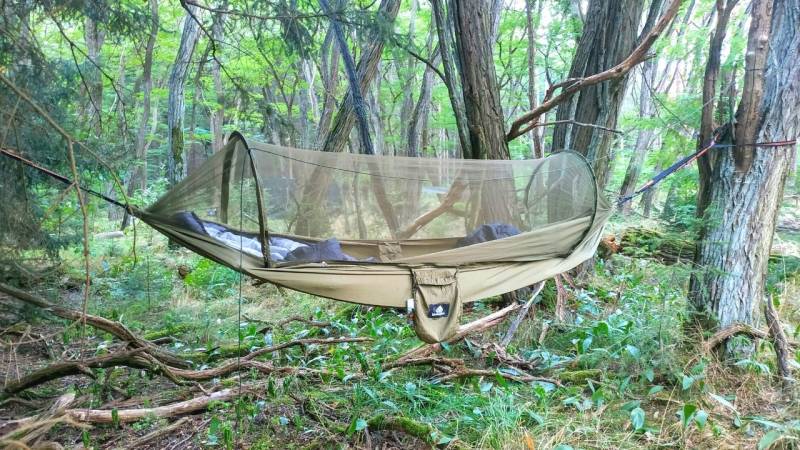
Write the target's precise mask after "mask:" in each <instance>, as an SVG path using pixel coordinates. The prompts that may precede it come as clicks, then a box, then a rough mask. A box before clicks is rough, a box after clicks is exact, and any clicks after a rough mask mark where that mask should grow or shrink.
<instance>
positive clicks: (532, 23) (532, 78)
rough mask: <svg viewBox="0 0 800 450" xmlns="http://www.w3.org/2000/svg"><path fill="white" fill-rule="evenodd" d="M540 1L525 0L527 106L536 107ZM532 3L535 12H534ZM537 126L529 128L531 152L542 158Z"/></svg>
mask: <svg viewBox="0 0 800 450" xmlns="http://www.w3.org/2000/svg"><path fill="white" fill-rule="evenodd" d="M542 3H544V0H526V1H525V15H526V18H527V22H526V23H527V27H528V104H529V105H528V106H529V107H530V109H536V106H537V105H538V104H539V99H538V98H537V94H536V58H535V56H536V30H537V29H538V28H539V19H540V18H541V16H542ZM534 4H535V5H536V12H535V13H534ZM540 133H541V129H540V128H539V127H537V128H534V129H532V130H531V154H532V155H533V157H534V158H543V157H544V149H543V148H542V136H541V134H540Z"/></svg>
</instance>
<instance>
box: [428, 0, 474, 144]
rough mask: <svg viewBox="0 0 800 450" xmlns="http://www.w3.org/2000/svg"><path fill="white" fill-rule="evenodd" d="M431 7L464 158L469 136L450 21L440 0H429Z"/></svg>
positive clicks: (448, 93)
mask: <svg viewBox="0 0 800 450" xmlns="http://www.w3.org/2000/svg"><path fill="white" fill-rule="evenodd" d="M431 8H432V9H433V16H434V23H435V25H436V34H437V35H438V37H439V52H441V57H442V65H443V68H444V79H445V84H446V85H447V95H448V96H449V97H450V106H451V107H452V109H453V116H454V117H455V119H456V130H457V131H458V142H459V144H461V155H462V156H463V157H465V158H467V157H469V156H470V155H472V149H471V148H470V142H469V136H468V132H467V117H466V113H465V112H464V103H463V99H462V97H461V95H460V92H459V90H458V86H457V84H456V69H455V62H454V61H453V55H452V53H451V50H450V49H451V47H452V46H453V44H452V42H453V40H452V38H451V36H450V34H451V33H450V31H451V27H450V25H449V24H450V22H449V21H448V20H447V18H446V16H445V11H444V7H443V5H442V0H431Z"/></svg>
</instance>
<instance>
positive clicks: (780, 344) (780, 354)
mask: <svg viewBox="0 0 800 450" xmlns="http://www.w3.org/2000/svg"><path fill="white" fill-rule="evenodd" d="M764 316H765V317H766V318H767V326H768V327H769V334H770V336H772V343H773V347H774V348H775V357H776V358H777V360H778V375H780V377H781V379H782V380H783V385H784V387H789V386H791V385H792V382H793V381H794V380H793V379H792V369H791V367H790V366H789V362H788V361H789V342H788V341H787V339H786V334H785V333H784V331H783V326H782V325H781V321H780V318H779V317H778V312H777V311H776V310H775V305H773V304H772V298H767V299H766V302H764Z"/></svg>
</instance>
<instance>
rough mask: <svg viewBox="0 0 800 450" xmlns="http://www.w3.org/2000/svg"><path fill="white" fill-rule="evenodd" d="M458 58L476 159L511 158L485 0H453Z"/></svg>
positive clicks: (489, 16)
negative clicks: (464, 0) (465, 0)
mask: <svg viewBox="0 0 800 450" xmlns="http://www.w3.org/2000/svg"><path fill="white" fill-rule="evenodd" d="M450 8H451V10H452V15H453V19H454V35H455V37H456V47H455V48H456V58H457V59H458V66H459V68H460V73H461V89H462V92H463V95H464V111H465V112H466V118H467V128H468V130H469V141H470V148H471V153H470V154H469V156H470V157H471V158H474V159H487V158H489V159H508V158H509V153H508V144H507V143H506V140H505V129H504V126H505V120H504V117H503V106H502V104H501V103H500V87H499V86H498V84H497V75H496V73H495V67H494V56H493V54H492V47H491V44H490V42H491V37H490V36H491V27H492V24H493V21H494V17H492V16H491V15H490V14H489V12H490V11H491V8H489V5H487V4H486V1H485V0H476V1H470V2H458V1H451V2H450Z"/></svg>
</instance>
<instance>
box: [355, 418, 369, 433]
mask: <svg viewBox="0 0 800 450" xmlns="http://www.w3.org/2000/svg"><path fill="white" fill-rule="evenodd" d="M366 428H367V421H366V420H364V419H358V420H356V427H355V430H356V431H362V430H364V429H366Z"/></svg>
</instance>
